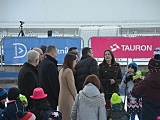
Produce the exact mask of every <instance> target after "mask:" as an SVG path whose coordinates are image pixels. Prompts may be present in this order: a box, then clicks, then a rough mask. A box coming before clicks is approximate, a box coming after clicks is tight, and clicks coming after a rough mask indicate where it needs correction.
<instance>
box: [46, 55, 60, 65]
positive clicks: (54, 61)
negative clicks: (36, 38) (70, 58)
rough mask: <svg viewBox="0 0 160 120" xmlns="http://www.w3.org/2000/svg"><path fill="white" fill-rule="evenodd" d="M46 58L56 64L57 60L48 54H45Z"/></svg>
mask: <svg viewBox="0 0 160 120" xmlns="http://www.w3.org/2000/svg"><path fill="white" fill-rule="evenodd" d="M46 58H47V59H48V60H50V61H52V62H53V63H54V64H55V65H57V63H58V61H57V60H56V59H55V58H53V57H51V56H50V55H46Z"/></svg>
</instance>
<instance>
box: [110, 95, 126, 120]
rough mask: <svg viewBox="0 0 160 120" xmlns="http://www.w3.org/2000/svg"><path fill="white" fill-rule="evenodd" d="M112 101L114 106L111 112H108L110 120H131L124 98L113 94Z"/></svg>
mask: <svg viewBox="0 0 160 120" xmlns="http://www.w3.org/2000/svg"><path fill="white" fill-rule="evenodd" d="M110 101H111V104H112V105H111V109H110V111H108V116H109V120H129V115H128V114H127V112H126V111H125V109H124V106H123V105H124V104H123V102H122V98H121V97H120V96H119V95H118V94H117V93H113V94H112V97H111V100H110Z"/></svg>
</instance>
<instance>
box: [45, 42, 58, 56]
mask: <svg viewBox="0 0 160 120" xmlns="http://www.w3.org/2000/svg"><path fill="white" fill-rule="evenodd" d="M46 54H48V55H50V56H51V57H53V58H56V57H57V54H58V50H57V48H56V47H55V46H53V45H49V46H48V47H47V48H46Z"/></svg>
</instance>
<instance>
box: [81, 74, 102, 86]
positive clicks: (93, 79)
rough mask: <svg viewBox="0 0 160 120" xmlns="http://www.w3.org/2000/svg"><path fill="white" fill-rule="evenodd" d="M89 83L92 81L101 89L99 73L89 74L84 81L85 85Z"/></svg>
mask: <svg viewBox="0 0 160 120" xmlns="http://www.w3.org/2000/svg"><path fill="white" fill-rule="evenodd" d="M88 83H92V84H93V85H95V86H96V87H97V88H98V89H100V86H101V85H100V80H99V78H98V77H97V75H95V74H91V75H88V76H87V77H86V79H85V81H84V83H83V87H84V86H85V85H87V84H88Z"/></svg>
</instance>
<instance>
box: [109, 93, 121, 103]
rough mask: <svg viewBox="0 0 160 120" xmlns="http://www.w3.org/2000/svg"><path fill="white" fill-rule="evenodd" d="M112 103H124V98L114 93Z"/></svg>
mask: <svg viewBox="0 0 160 120" xmlns="http://www.w3.org/2000/svg"><path fill="white" fill-rule="evenodd" d="M110 101H111V103H112V104H119V103H121V102H122V98H121V97H120V96H119V95H118V94H117V93H113V94H112V97H111V100H110Z"/></svg>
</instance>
